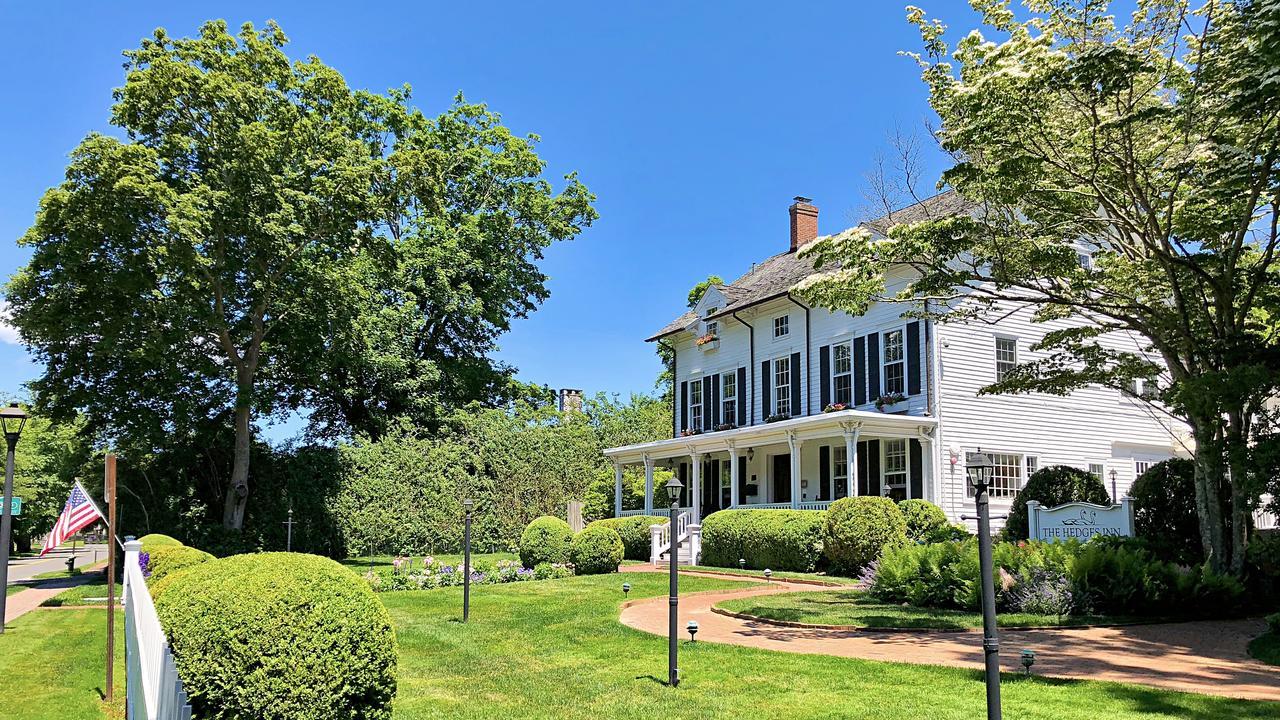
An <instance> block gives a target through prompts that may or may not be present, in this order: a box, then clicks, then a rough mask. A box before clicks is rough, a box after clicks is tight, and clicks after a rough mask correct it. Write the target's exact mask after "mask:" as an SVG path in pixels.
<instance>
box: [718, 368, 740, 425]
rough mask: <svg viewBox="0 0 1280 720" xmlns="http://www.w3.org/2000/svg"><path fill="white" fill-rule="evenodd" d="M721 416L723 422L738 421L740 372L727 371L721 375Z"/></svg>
mask: <svg viewBox="0 0 1280 720" xmlns="http://www.w3.org/2000/svg"><path fill="white" fill-rule="evenodd" d="M720 407H721V411H720V418H721V420H722V422H725V423H729V424H736V423H737V422H738V374H737V373H734V372H727V373H725V374H723V375H721V376H720Z"/></svg>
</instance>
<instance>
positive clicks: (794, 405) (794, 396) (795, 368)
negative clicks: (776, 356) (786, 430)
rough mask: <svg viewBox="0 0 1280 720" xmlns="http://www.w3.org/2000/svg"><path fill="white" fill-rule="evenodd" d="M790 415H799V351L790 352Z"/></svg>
mask: <svg viewBox="0 0 1280 720" xmlns="http://www.w3.org/2000/svg"><path fill="white" fill-rule="evenodd" d="M791 417H800V353H798V352H797V353H791Z"/></svg>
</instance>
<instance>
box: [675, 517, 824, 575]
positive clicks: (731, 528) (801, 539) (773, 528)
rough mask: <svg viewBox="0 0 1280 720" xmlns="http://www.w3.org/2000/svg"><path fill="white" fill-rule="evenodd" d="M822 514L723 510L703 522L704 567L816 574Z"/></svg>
mask: <svg viewBox="0 0 1280 720" xmlns="http://www.w3.org/2000/svg"><path fill="white" fill-rule="evenodd" d="M825 517H826V512H825V511H822V510H721V511H719V512H714V513H711V514H710V515H708V516H707V517H706V518H704V519H703V521H702V559H701V561H700V562H701V563H702V564H703V565H713V566H716V567H731V568H736V567H738V560H739V559H743V560H746V561H747V567H749V568H753V569H756V570H762V569H764V568H770V569H772V570H791V571H794V572H813V571H814V570H817V569H818V567H819V566H820V565H821V564H822V528H823V524H824V519H825Z"/></svg>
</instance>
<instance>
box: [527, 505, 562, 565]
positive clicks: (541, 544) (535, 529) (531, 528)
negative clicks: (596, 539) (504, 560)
mask: <svg viewBox="0 0 1280 720" xmlns="http://www.w3.org/2000/svg"><path fill="white" fill-rule="evenodd" d="M572 540H573V529H572V528H570V527H569V523H567V522H565V521H563V520H561V519H560V518H558V517H551V516H550V515H543V516H542V517H539V518H534V520H533V522H531V523H529V525H528V527H526V528H525V529H524V533H522V534H521V535H520V562H521V563H523V564H524V566H525V567H527V568H536V567H538V565H540V564H542V563H544V562H545V563H558V564H563V563H567V562H569V543H570V542H571V541H572Z"/></svg>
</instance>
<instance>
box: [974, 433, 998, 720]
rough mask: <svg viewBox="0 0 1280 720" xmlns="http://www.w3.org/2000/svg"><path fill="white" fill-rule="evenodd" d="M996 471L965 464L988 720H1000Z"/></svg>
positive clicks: (983, 461)
mask: <svg viewBox="0 0 1280 720" xmlns="http://www.w3.org/2000/svg"><path fill="white" fill-rule="evenodd" d="M994 470H995V467H994V466H993V465H992V464H991V458H989V457H987V456H986V455H984V454H983V453H982V448H978V452H976V453H971V454H970V455H969V457H968V458H967V459H966V461H965V471H966V472H967V473H968V475H969V485H970V486H972V487H973V500H974V503H975V504H977V506H978V561H979V565H980V566H981V568H982V652H983V655H984V657H985V659H986V666H987V720H1000V635H999V632H998V631H997V630H996V582H995V577H994V572H995V570H994V568H993V567H992V561H991V509H990V507H989V506H988V503H989V502H990V501H989V499H988V498H987V487H988V486H989V485H990V484H991V475H992V472H993V471H994Z"/></svg>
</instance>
